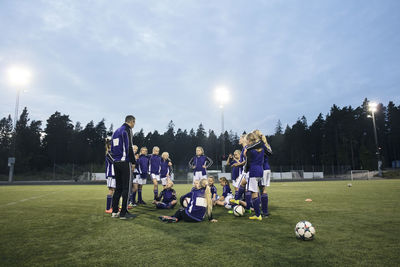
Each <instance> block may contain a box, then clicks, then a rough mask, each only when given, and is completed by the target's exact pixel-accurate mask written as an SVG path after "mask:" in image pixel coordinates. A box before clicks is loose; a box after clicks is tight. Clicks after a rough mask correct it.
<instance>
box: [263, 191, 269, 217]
mask: <svg viewBox="0 0 400 267" xmlns="http://www.w3.org/2000/svg"><path fill="white" fill-rule="evenodd" d="M261 207H262V212H263V214H264V215H268V214H269V213H268V194H262V195H261Z"/></svg>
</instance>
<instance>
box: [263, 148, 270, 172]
mask: <svg viewBox="0 0 400 267" xmlns="http://www.w3.org/2000/svg"><path fill="white" fill-rule="evenodd" d="M264 151H265V152H266V153H265V154H264V164H263V168H264V170H270V169H271V167H270V166H269V162H268V155H270V154H272V149H271V146H269V145H268V146H267V145H266V144H264Z"/></svg>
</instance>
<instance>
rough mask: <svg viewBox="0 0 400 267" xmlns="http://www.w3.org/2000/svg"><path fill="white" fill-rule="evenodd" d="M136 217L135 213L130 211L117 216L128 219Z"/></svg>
mask: <svg viewBox="0 0 400 267" xmlns="http://www.w3.org/2000/svg"><path fill="white" fill-rule="evenodd" d="M135 217H136V215H134V214H132V213H129V212H126V213H125V216H120V217H119V218H120V219H121V220H128V219H133V218H135Z"/></svg>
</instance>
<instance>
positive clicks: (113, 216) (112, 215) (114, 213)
mask: <svg viewBox="0 0 400 267" xmlns="http://www.w3.org/2000/svg"><path fill="white" fill-rule="evenodd" d="M118 217H119V212H113V213H111V218H118Z"/></svg>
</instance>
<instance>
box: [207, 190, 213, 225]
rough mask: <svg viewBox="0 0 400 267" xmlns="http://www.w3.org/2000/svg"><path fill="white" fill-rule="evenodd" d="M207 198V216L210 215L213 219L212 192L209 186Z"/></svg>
mask: <svg viewBox="0 0 400 267" xmlns="http://www.w3.org/2000/svg"><path fill="white" fill-rule="evenodd" d="M205 197H206V202H207V215H208V218H211V214H212V208H213V203H212V199H211V190H210V187H209V186H208V185H207V186H206V190H205Z"/></svg>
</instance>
